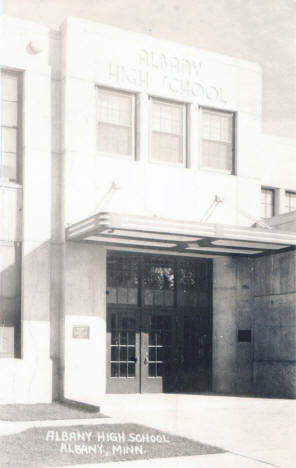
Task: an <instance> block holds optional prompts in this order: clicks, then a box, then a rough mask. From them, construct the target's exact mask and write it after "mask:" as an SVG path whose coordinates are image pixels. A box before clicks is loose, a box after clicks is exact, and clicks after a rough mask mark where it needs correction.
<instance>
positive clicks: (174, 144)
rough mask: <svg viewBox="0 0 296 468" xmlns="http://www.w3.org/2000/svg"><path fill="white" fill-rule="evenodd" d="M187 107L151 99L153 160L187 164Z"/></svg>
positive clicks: (151, 157)
mask: <svg viewBox="0 0 296 468" xmlns="http://www.w3.org/2000/svg"><path fill="white" fill-rule="evenodd" d="M185 122H186V107H185V105H184V104H178V103H173V102H167V101H162V100H158V99H154V98H152V99H151V156H150V159H151V160H152V161H159V162H166V163H173V164H181V165H185V146H186V138H185V135H186V125H185Z"/></svg>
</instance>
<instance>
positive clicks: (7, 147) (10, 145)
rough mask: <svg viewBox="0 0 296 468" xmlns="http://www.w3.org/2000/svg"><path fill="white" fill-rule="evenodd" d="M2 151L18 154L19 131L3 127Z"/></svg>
mask: <svg viewBox="0 0 296 468" xmlns="http://www.w3.org/2000/svg"><path fill="white" fill-rule="evenodd" d="M1 146H2V151H4V152H7V153H16V150H17V130H16V129H15V128H8V127H2V145H1Z"/></svg>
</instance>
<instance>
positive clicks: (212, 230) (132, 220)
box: [66, 212, 296, 257]
mask: <svg viewBox="0 0 296 468" xmlns="http://www.w3.org/2000/svg"><path fill="white" fill-rule="evenodd" d="M66 234H67V240H69V241H77V242H92V243H93V242H96V243H100V244H104V245H106V246H110V247H119V248H123V247H124V248H134V249H135V248H138V249H139V248H141V249H149V250H151V249H152V250H157V251H166V252H167V253H182V254H185V255H198V256H199V255H204V256H208V257H215V256H218V255H224V256H225V255H238V256H248V255H252V256H255V255H262V254H265V253H274V252H281V251H285V250H290V249H295V246H296V233H293V232H285V231H280V230H276V229H259V228H253V227H241V226H228V225H223V224H207V223H200V222H196V221H186V220H173V219H165V218H160V217H157V216H151V217H148V216H137V215H132V214H122V213H113V212H101V213H97V214H95V215H93V216H90V217H89V218H86V219H83V220H82V221H79V222H77V223H75V224H73V225H71V226H69V227H68V228H67V231H66Z"/></svg>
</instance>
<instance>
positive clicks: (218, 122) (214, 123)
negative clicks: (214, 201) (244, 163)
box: [201, 109, 234, 174]
mask: <svg viewBox="0 0 296 468" xmlns="http://www.w3.org/2000/svg"><path fill="white" fill-rule="evenodd" d="M233 128H234V114H233V113H232V112H222V111H216V110H215V111H214V110H209V109H202V149H201V150H202V158H201V165H202V167H203V168H205V169H213V170H218V171H223V172H227V173H229V174H233V173H234V139H233Z"/></svg>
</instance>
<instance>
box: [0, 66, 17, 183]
mask: <svg viewBox="0 0 296 468" xmlns="http://www.w3.org/2000/svg"><path fill="white" fill-rule="evenodd" d="M0 73H1V135H0V139H1V159H0V178H1V179H6V180H9V181H12V182H16V181H18V178H19V177H18V172H19V168H18V147H19V122H20V115H19V114H20V96H19V95H20V91H19V88H20V86H19V75H18V74H16V73H13V72H8V71H1V72H0Z"/></svg>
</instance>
